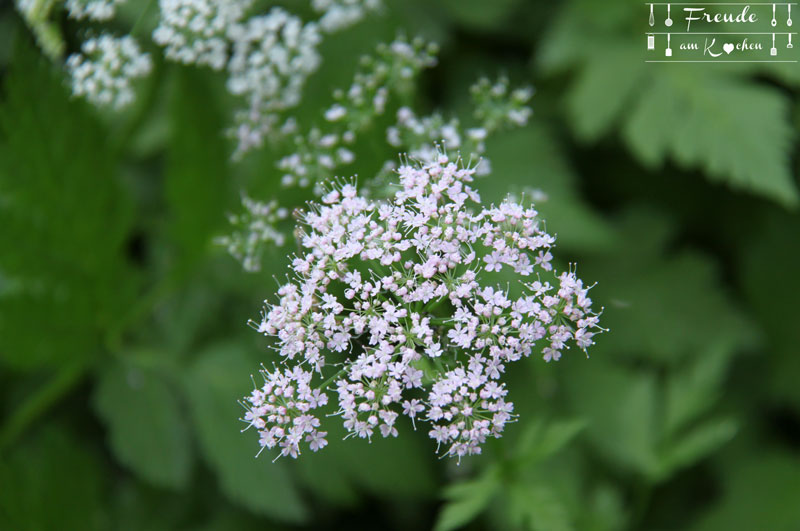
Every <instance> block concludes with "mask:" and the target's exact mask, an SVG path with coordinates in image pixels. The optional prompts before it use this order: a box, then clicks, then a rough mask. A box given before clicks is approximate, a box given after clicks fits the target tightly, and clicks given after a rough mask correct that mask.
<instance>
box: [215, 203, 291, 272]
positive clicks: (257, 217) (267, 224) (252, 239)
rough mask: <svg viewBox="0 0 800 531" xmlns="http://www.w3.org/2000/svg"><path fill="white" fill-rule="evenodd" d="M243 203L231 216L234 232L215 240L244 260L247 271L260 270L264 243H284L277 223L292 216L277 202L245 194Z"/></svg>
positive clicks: (241, 260)
mask: <svg viewBox="0 0 800 531" xmlns="http://www.w3.org/2000/svg"><path fill="white" fill-rule="evenodd" d="M242 206H243V207H244V210H243V212H241V213H240V214H238V215H231V216H230V217H229V218H228V221H229V222H230V224H231V225H233V227H234V232H233V233H232V234H230V235H227V236H222V237H219V238H217V239H216V240H215V242H216V243H217V244H218V245H221V246H223V247H225V248H226V249H227V251H228V253H230V255H231V256H233V257H234V258H236V259H237V260H238V261H239V262H241V264H242V267H243V268H244V270H245V271H249V272H255V271H259V270H260V269H261V253H262V252H263V250H264V246H265V245H267V244H270V243H273V244H275V245H277V246H282V245H283V244H284V241H285V238H284V235H283V233H281V232H280V231H279V230H278V229H277V227H276V225H277V224H278V222H280V221H282V220H284V219H286V218H287V217H289V212H288V211H287V210H286V209H285V208H280V207H279V206H278V203H277V201H270V202H269V203H262V202H260V201H255V200H253V199H250V198H249V197H247V196H242Z"/></svg>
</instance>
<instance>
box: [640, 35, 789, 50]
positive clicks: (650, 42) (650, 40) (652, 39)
mask: <svg viewBox="0 0 800 531" xmlns="http://www.w3.org/2000/svg"><path fill="white" fill-rule="evenodd" d="M790 38H791V36H790ZM647 49H648V50H655V49H656V36H655V35H648V36H647Z"/></svg>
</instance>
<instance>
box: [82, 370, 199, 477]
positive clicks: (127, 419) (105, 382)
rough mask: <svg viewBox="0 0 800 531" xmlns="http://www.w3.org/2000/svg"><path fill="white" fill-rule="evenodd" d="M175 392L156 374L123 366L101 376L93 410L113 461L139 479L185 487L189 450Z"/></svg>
mask: <svg viewBox="0 0 800 531" xmlns="http://www.w3.org/2000/svg"><path fill="white" fill-rule="evenodd" d="M173 387H174V386H171V385H170V382H169V381H167V380H165V379H164V378H163V377H162V376H161V375H160V374H158V373H157V372H156V371H154V370H152V369H150V368H147V367H144V366H141V365H138V366H137V365H136V364H135V363H131V362H126V361H125V360H122V361H121V362H120V363H115V364H113V365H111V366H110V367H108V368H107V369H105V370H104V371H103V372H102V373H101V374H100V376H99V379H98V383H97V388H96V389H95V393H94V407H95V410H96V411H97V413H98V415H99V416H100V418H102V419H103V421H104V422H105V424H106V427H107V429H108V438H109V443H110V445H111V448H112V450H113V451H114V454H115V456H116V457H117V459H119V461H120V462H122V463H123V464H125V465H126V466H128V467H130V468H131V469H132V470H133V471H134V472H135V473H136V474H138V475H139V476H140V477H141V478H142V479H144V480H146V481H150V482H152V483H153V484H155V485H160V486H162V487H168V488H173V489H178V488H182V487H184V486H186V484H187V482H188V480H189V472H190V470H191V464H192V452H193V446H192V441H191V438H190V437H189V430H188V426H187V425H186V420H185V418H186V416H185V414H184V412H183V411H182V408H181V405H180V404H179V403H178V397H177V395H176V390H175V389H174V388H173Z"/></svg>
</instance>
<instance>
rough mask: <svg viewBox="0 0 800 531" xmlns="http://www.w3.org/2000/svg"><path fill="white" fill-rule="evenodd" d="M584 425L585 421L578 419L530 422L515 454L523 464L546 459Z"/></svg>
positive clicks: (564, 444)
mask: <svg viewBox="0 0 800 531" xmlns="http://www.w3.org/2000/svg"><path fill="white" fill-rule="evenodd" d="M585 427H586V422H585V421H584V420H580V419H578V420H558V421H553V422H549V423H545V422H542V421H536V422H531V423H529V424H528V426H527V428H526V430H525V431H524V432H523V433H522V435H521V437H520V440H519V441H518V443H517V455H518V456H519V459H520V461H521V462H522V463H525V464H530V463H533V462H538V461H542V460H544V459H547V458H548V457H550V456H551V455H553V454H554V453H556V452H558V451H559V450H561V449H562V448H563V447H564V446H566V445H567V444H568V443H569V442H570V441H571V440H572V439H573V438H574V437H575V436H576V435H578V433H580V432H581V431H582V430H583V429H584V428H585Z"/></svg>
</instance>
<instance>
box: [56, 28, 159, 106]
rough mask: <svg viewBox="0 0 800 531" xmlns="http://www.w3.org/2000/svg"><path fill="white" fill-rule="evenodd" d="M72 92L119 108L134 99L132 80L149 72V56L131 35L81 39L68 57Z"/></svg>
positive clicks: (150, 67)
mask: <svg viewBox="0 0 800 531" xmlns="http://www.w3.org/2000/svg"><path fill="white" fill-rule="evenodd" d="M66 66H67V70H68V71H69V73H70V76H71V79H72V92H73V94H75V95H76V96H83V97H85V98H86V99H88V100H89V101H90V102H92V103H94V104H95V105H100V106H103V105H110V106H112V107H114V108H117V109H119V108H122V107H125V106H126V105H128V104H129V103H131V102H132V101H133V100H134V97H135V96H134V91H133V86H132V82H133V80H135V79H136V78H140V77H144V76H146V75H147V74H149V73H150V70H151V69H152V62H151V60H150V56H149V55H148V54H146V53H142V51H141V50H140V49H139V45H138V44H137V43H136V40H135V39H134V38H133V37H131V36H125V37H120V38H117V37H112V36H111V35H101V36H99V37H96V38H91V39H88V40H87V41H84V43H83V45H82V46H81V53H80V54H72V55H71V56H70V57H69V58H68V59H67V65H66Z"/></svg>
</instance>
